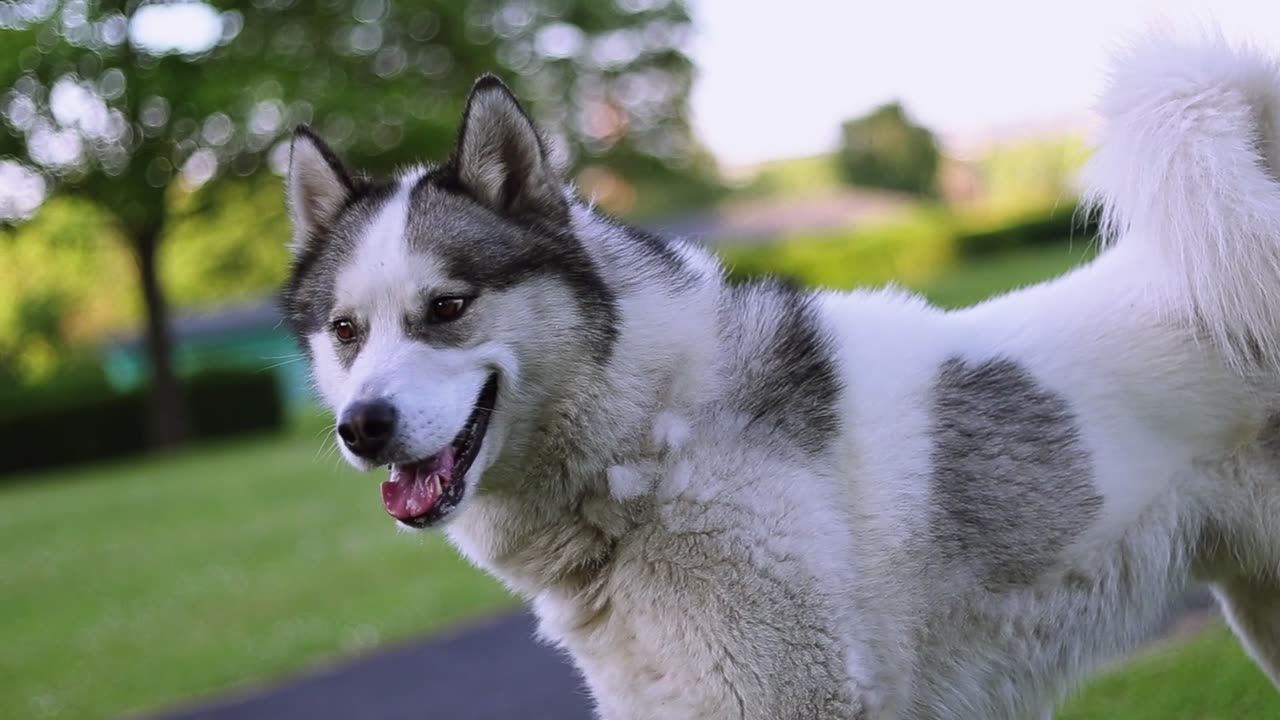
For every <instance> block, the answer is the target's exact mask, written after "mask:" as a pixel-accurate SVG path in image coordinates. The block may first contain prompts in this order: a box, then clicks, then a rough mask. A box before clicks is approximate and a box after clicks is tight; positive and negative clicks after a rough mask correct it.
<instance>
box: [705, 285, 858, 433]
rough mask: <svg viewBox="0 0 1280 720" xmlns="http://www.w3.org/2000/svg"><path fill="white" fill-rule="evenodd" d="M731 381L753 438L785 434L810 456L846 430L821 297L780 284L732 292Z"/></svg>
mask: <svg viewBox="0 0 1280 720" xmlns="http://www.w3.org/2000/svg"><path fill="white" fill-rule="evenodd" d="M724 303H725V304H724V305H723V307H722V312H723V313H724V317H725V318H726V319H727V321H726V327H725V330H724V333H725V335H726V336H727V337H726V338H725V339H724V346H725V347H726V348H732V349H735V351H736V352H737V353H739V355H737V356H735V357H732V358H729V359H728V368H727V372H726V375H727V376H728V377H731V378H734V379H735V381H736V382H735V383H734V388H735V392H733V393H732V394H731V402H732V403H733V405H734V406H735V407H736V409H737V410H739V411H740V412H743V413H744V414H745V415H746V416H747V419H748V426H747V431H748V432H756V431H764V432H765V433H767V434H774V433H781V434H782V435H783V436H785V437H786V438H787V439H788V440H790V441H791V442H793V443H795V444H796V445H798V446H800V447H801V448H803V449H804V450H805V451H806V452H809V453H819V452H821V451H822V450H823V449H824V448H826V447H827V446H828V445H829V444H830V442H831V440H832V438H833V437H834V436H835V434H836V433H837V432H838V431H839V429H840V418H839V416H838V415H837V413H836V409H835V403H836V401H837V398H838V395H839V392H840V381H839V380H838V378H837V376H836V371H835V362H834V360H833V359H832V350H831V341H830V339H829V338H828V337H827V336H826V335H825V334H824V333H823V331H822V328H821V327H820V326H819V324H818V320H817V317H816V316H815V311H814V308H813V295H812V294H810V293H806V292H804V291H802V290H799V289H797V288H794V287H791V286H789V285H786V284H783V283H781V282H777V281H766V282H754V283H749V284H745V285H737V286H731V287H728V288H726V295H725V301H724Z"/></svg>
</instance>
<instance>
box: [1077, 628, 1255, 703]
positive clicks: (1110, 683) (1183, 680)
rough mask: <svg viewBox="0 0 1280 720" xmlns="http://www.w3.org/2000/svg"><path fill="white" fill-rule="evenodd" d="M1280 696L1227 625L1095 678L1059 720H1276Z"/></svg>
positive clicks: (1148, 653)
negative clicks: (1248, 656)
mask: <svg viewBox="0 0 1280 720" xmlns="http://www.w3.org/2000/svg"><path fill="white" fill-rule="evenodd" d="M1275 718H1280V694H1277V693H1276V690H1275V688H1273V687H1272V685H1271V683H1270V682H1269V681H1268V680H1267V679H1266V677H1265V676H1264V675H1263V674H1262V672H1261V671H1260V670H1258V668H1257V667H1255V666H1254V665H1253V663H1252V662H1251V661H1250V660H1249V659H1248V658H1247V657H1246V656H1245V654H1244V651H1243V650H1241V649H1240V644H1239V643H1238V642H1237V641H1236V639H1235V637H1233V636H1232V635H1231V634H1230V633H1229V632H1228V631H1227V630H1226V629H1225V628H1223V627H1222V626H1221V625H1219V624H1216V623H1215V624H1214V625H1213V626H1212V627H1211V628H1210V629H1208V630H1206V631H1204V632H1202V633H1200V634H1198V635H1196V636H1194V637H1192V638H1190V639H1188V640H1184V641H1181V642H1177V643H1175V644H1171V645H1162V646H1159V647H1158V648H1156V649H1155V650H1152V651H1149V652H1147V653H1144V654H1143V655H1141V656H1139V657H1138V658H1136V659H1134V660H1133V661H1131V662H1129V663H1127V664H1125V665H1124V666H1122V667H1120V668H1118V669H1116V670H1114V671H1113V672H1110V673H1108V674H1106V675H1104V676H1102V677H1101V678H1098V679H1097V680H1095V681H1093V682H1092V683H1091V684H1090V685H1089V686H1088V688H1086V690H1085V691H1084V692H1083V693H1081V695H1080V696H1079V697H1077V698H1075V699H1073V700H1072V701H1071V702H1068V703H1067V704H1066V706H1065V707H1063V709H1062V710H1061V711H1060V712H1059V713H1058V715H1056V716H1055V720H1274V719H1275Z"/></svg>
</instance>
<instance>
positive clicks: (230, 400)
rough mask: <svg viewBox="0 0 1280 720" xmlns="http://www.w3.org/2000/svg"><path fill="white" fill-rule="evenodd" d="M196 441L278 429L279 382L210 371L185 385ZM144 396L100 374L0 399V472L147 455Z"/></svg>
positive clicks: (280, 409)
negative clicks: (112, 384)
mask: <svg viewBox="0 0 1280 720" xmlns="http://www.w3.org/2000/svg"><path fill="white" fill-rule="evenodd" d="M186 392H187V401H188V410H189V412H190V422H191V429H192V435H193V436H194V438H195V439H197V440H204V439H210V438H218V437H225V436H229V435H237V434H241V433H252V432H262V431H268V430H277V429H279V428H280V427H282V426H283V424H284V407H283V404H282V402H281V399H280V388H279V387H278V384H277V380H276V376H275V375H274V374H272V373H265V372H246V371H229V370H227V371H212V372H206V373H202V374H199V375H196V376H194V377H192V378H190V379H189V380H188V381H187V383H186ZM146 418H147V397H146V391H145V389H140V390H136V391H133V392H127V393H117V392H115V391H113V390H112V389H111V388H110V386H109V385H108V384H107V383H106V381H105V379H103V378H102V377H101V376H100V375H99V376H94V375H88V374H86V375H82V376H77V377H75V378H68V379H65V380H63V381H62V382H58V383H55V384H50V385H44V386H40V387H35V388H27V389H21V390H12V389H11V390H8V391H6V392H5V393H3V395H0V473H5V472H13V471H17V470H32V469H36V468H44V467H52V466H57V465H68V464H74V463H82V462H91V461H96V460H104V459H108V458H114V457H122V456H127V455H132V454H137V453H141V452H143V451H145V450H146V448H147V438H146Z"/></svg>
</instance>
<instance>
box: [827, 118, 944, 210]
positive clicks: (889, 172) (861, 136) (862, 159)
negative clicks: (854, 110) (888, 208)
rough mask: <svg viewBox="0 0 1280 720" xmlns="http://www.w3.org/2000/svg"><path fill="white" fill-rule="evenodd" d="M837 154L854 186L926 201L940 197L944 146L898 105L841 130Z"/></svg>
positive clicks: (853, 122)
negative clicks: (938, 178)
mask: <svg viewBox="0 0 1280 720" xmlns="http://www.w3.org/2000/svg"><path fill="white" fill-rule="evenodd" d="M840 136H841V142H840V151H839V152H838V153H837V155H836V160H837V163H838V164H839V168H840V172H841V175H842V176H843V177H844V179H845V181H846V182H848V183H849V184H850V185H862V186H866V187H876V188H884V189H886V190H899V191H902V192H908V193H911V194H913V195H919V196H922V197H932V196H933V195H934V194H935V193H936V185H935V176H936V175H937V173H938V161H939V153H938V143H937V140H935V139H934V137H933V133H931V132H929V130H928V129H927V128H924V127H921V126H919V125H916V124H914V123H912V122H911V119H910V118H908V117H907V114H906V111H904V110H903V108H902V105H900V104H898V103H896V102H895V103H889V104H887V105H882V106H880V107H878V108H876V109H875V110H872V111H871V112H870V113H868V114H866V115H864V116H862V117H860V118H856V119H854V120H850V121H848V122H846V123H845V124H844V125H843V126H842V127H841V128H840Z"/></svg>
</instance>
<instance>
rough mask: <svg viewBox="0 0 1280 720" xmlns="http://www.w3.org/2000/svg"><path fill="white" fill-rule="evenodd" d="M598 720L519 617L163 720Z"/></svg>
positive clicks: (576, 684)
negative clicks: (443, 719) (509, 719)
mask: <svg viewBox="0 0 1280 720" xmlns="http://www.w3.org/2000/svg"><path fill="white" fill-rule="evenodd" d="M268 718H270V720H304V719H305V720H330V719H332V720H339V719H341V720H357V719H358V720H436V719H440V718H447V719H448V720H506V718H518V719H519V720H591V712H590V704H589V701H588V699H587V695H586V691H585V690H584V689H583V688H582V684H581V682H580V681H579V678H578V676H577V674H576V672H575V671H574V669H573V667H572V666H571V665H570V664H569V661H568V660H567V659H566V658H564V657H562V656H561V654H560V653H558V652H557V651H555V650H553V649H551V648H548V647H545V646H543V645H540V644H538V643H536V642H535V641H534V640H533V619H532V618H531V617H529V616H528V615H516V616H512V617H504V618H499V619H497V620H492V621H488V622H486V623H483V624H481V625H473V626H471V627H469V628H467V629H466V630H463V631H460V632H457V633H455V634H452V635H447V636H444V637H435V638H431V639H429V640H426V641H423V642H420V643H415V644H411V645H406V646H403V647H398V648H394V649H390V650H385V651H382V652H380V653H377V654H374V655H371V656H368V657H364V658H360V659H357V660H355V661H352V662H351V663H349V664H347V665H344V666H340V667H334V668H331V669H327V670H324V671H320V672H316V673H314V674H310V675H307V676H304V677H300V678H296V679H294V680H291V681H286V682H285V683H283V684H281V685H276V686H272V687H269V688H265V689H263V690H261V691H256V692H250V693H246V694H244V695H240V696H236V697H231V698H226V699H223V700H220V701H216V702H215V703H214V704H211V705H207V706H200V707H193V708H189V709H185V710H180V711H177V712H171V713H168V714H164V715H159V716H156V718H155V720H267V719H268Z"/></svg>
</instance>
